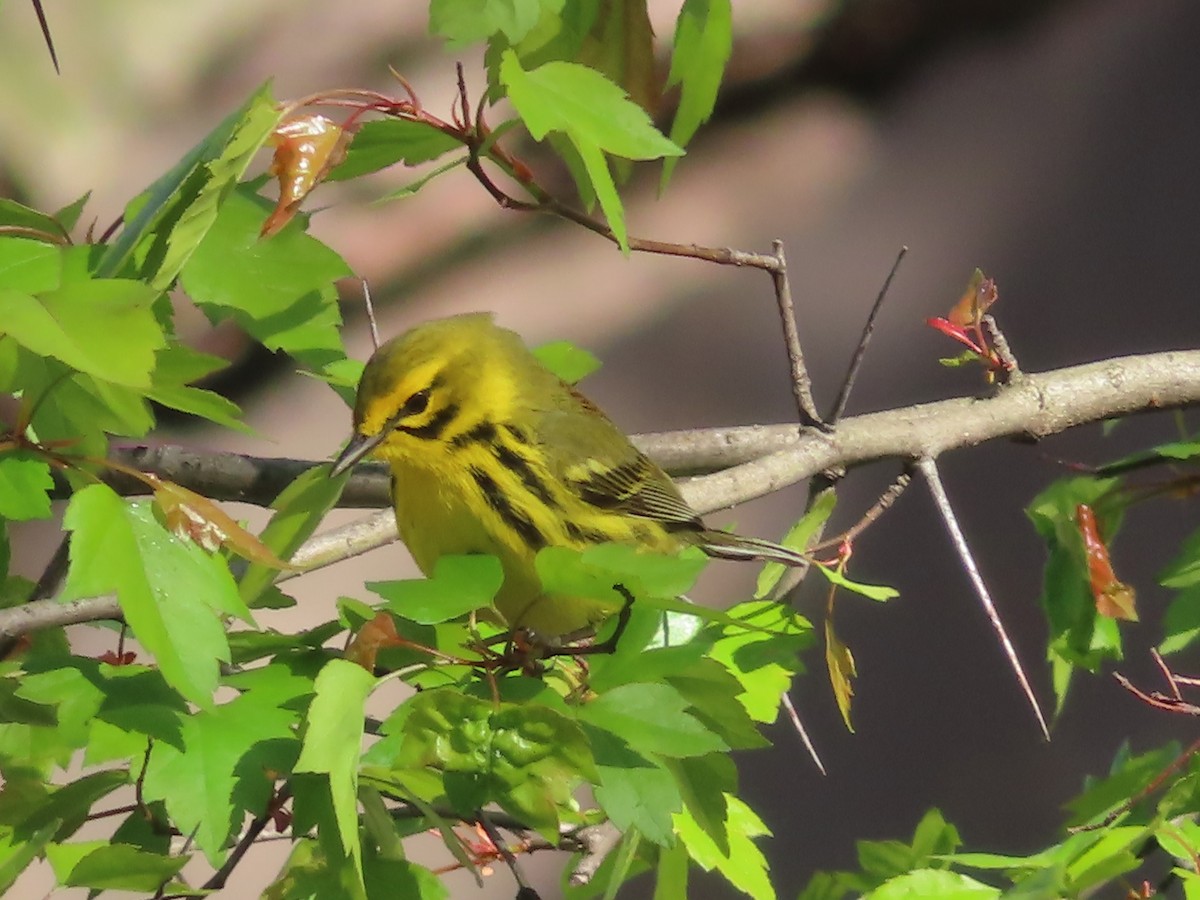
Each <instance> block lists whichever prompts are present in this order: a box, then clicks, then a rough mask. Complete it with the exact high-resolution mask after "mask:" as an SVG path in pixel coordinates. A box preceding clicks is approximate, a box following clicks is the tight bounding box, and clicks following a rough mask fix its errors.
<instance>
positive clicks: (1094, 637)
mask: <svg viewBox="0 0 1200 900" xmlns="http://www.w3.org/2000/svg"><path fill="white" fill-rule="evenodd" d="M1119 484H1120V481H1119V479H1115V478H1106V479H1096V478H1072V479H1067V480H1063V481H1058V482H1056V483H1054V484H1052V485H1051V486H1050V487H1049V488H1047V489H1046V490H1044V491H1043V492H1042V493H1041V494H1039V495H1038V496H1037V497H1035V498H1034V499H1033V502H1032V503H1031V504H1030V505H1029V507H1028V509H1027V510H1026V515H1028V516H1029V518H1030V520H1031V521H1032V522H1033V524H1034V527H1035V528H1036V529H1037V531H1038V534H1040V535H1041V536H1042V539H1043V540H1044V541H1045V542H1046V549H1047V559H1046V568H1045V572H1044V575H1043V579H1042V598H1041V601H1042V607H1043V608H1044V609H1045V610H1046V618H1047V620H1048V622H1049V625H1050V648H1049V653H1050V658H1051V661H1052V662H1056V666H1055V678H1054V686H1055V694H1056V697H1057V701H1058V708H1059V709H1061V708H1062V704H1063V701H1064V700H1065V699H1066V691H1067V688H1068V686H1069V683H1070V674H1071V670H1072V669H1073V668H1075V667H1081V668H1084V669H1087V670H1089V671H1096V670H1097V669H1098V668H1099V666H1100V664H1101V663H1102V662H1103V661H1104V660H1106V659H1120V658H1121V654H1122V651H1121V636H1120V631H1119V630H1118V627H1117V624H1116V622H1115V621H1114V620H1113V619H1110V618H1108V617H1105V616H1099V615H1097V613H1096V602H1095V598H1094V597H1093V595H1092V590H1091V586H1090V582H1089V576H1088V567H1087V560H1086V557H1085V555H1084V549H1083V541H1082V538H1081V537H1080V535H1079V527H1078V525H1077V523H1076V518H1075V517H1076V509H1077V507H1078V505H1079V504H1087V505H1088V506H1090V507H1092V509H1093V511H1094V512H1095V514H1096V518H1097V522H1098V525H1099V528H1100V533H1101V534H1103V535H1104V536H1105V538H1106V539H1107V540H1109V541H1110V542H1111V541H1112V540H1113V539H1114V538H1115V537H1116V534H1117V530H1118V528H1119V526H1120V522H1121V516H1122V513H1123V511H1124V504H1125V503H1126V500H1125V499H1124V498H1123V497H1122V494H1121V492H1120V491H1118V490H1116V488H1117V486H1118V485H1119Z"/></svg>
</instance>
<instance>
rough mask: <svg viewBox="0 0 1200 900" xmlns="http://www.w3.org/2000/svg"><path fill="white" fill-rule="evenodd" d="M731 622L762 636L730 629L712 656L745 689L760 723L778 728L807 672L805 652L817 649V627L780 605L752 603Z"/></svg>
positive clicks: (742, 697) (743, 605) (732, 612)
mask: <svg viewBox="0 0 1200 900" xmlns="http://www.w3.org/2000/svg"><path fill="white" fill-rule="evenodd" d="M729 615H730V617H731V618H733V619H735V620H739V621H745V622H746V623H747V624H752V625H758V626H761V627H762V630H755V631H748V630H746V629H744V628H729V627H727V628H725V629H724V630H723V634H722V636H721V637H720V638H718V640H717V641H716V643H714V644H713V648H712V650H711V651H710V655H711V657H712V658H713V659H714V660H716V661H718V662H720V663H721V664H723V665H724V666H725V668H726V669H728V670H729V672H730V673H732V674H733V676H734V677H735V678H737V680H738V681H739V682H740V683H741V685H742V687H743V689H744V693H742V694H741V695H739V697H738V700H739V701H740V702H741V703H742V705H743V706H744V707H745V708H746V712H747V713H748V714H749V715H750V717H751V718H752V719H753V720H754V721H756V722H766V723H770V722H774V721H775V718H776V716H777V715H778V714H779V704H780V697H781V696H782V695H783V692H784V691H786V690H788V689H789V688H790V687H791V684H792V676H793V675H795V674H796V673H797V672H798V671H802V667H801V665H800V651H801V650H802V649H804V648H805V647H806V646H808V645H809V644H810V643H812V626H811V625H809V623H808V621H807V620H805V619H804V618H803V617H801V616H798V615H796V613H794V612H793V611H792V610H791V609H790V608H789V607H787V606H785V605H784V604H781V603H776V602H774V601H764V600H751V601H748V602H745V603H739V604H738V605H737V606H734V607H732V608H731V609H730V610H729Z"/></svg>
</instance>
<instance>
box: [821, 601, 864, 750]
mask: <svg viewBox="0 0 1200 900" xmlns="http://www.w3.org/2000/svg"><path fill="white" fill-rule="evenodd" d="M825 667H826V668H827V669H828V670H829V683H830V684H831V685H832V686H833V696H834V699H835V700H837V705H838V712H840V713H841V714H842V721H843V722H845V723H846V730H847V731H849V732H850V733H851V734H853V733H854V725H853V724H852V723H851V722H850V704H851V702H852V701H853V699H854V678H855V677H856V676H857V675H858V669H857V667H856V666H855V665H854V654H853V653H851V652H850V648H849V647H847V646H846V645H845V644H843V643H842V641H841V639H840V638H838V636H837V634H836V632H834V630H833V617H832V616H827V617H826V619H825Z"/></svg>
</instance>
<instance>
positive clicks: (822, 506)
mask: <svg viewBox="0 0 1200 900" xmlns="http://www.w3.org/2000/svg"><path fill="white" fill-rule="evenodd" d="M663 177H664V178H665V177H666V175H665V174H664V176H663ZM835 505H837V493H836V492H835V491H823V492H822V493H821V495H820V496H819V497H818V498H817V500H816V502H815V503H813V505H812V508H811V509H809V510H808V512H806V513H805V514H804V515H803V516H802V517H801V518H800V521H798V522H797V523H796V524H795V525H793V526H792V527H791V528H789V529H788V532H787V534H785V535H784V537H783V540H782V541H780V543H781V544H783V546H785V547H791V548H792V549H793V550H799V551H801V552H803V551H805V550H807V549H808V542H809V541H810V540H811V539H812V536H813V535H814V534H815V533H816V531H817V529H818V528H820V527H821V526H822V525H824V524H825V523H826V522H827V521H828V520H829V516H830V515H831V514H832V513H833V508H834V506H835ZM787 570H788V568H787V566H785V565H784V564H783V563H777V562H769V563H767V564H766V565H764V566H763V567H762V571H761V572H759V573H758V582H757V583H756V585H755V587H754V599H755V600H762V599H763V598H765V597H769V596H770V595H771V592H772V591H773V590H775V585H777V584H779V580H780V579H781V578H782V577H783V575H784V573H785V572H786V571H787Z"/></svg>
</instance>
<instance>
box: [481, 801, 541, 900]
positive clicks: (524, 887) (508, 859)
mask: <svg viewBox="0 0 1200 900" xmlns="http://www.w3.org/2000/svg"><path fill="white" fill-rule="evenodd" d="M478 816H479V824H480V825H482V826H483V830H484V831H485V832H487V836H488V840H490V841H491V842H492V846H493V847H495V848H496V850H497V852H498V853H499V854H500V856H501V858H502V859H503V860H504V862H505V863H506V864H507V865H508V870H509V871H510V872H512V876H513V880H514V881H516V882H517V887H518V888H519V892H518V894H517V896H518V897H520V898H522V900H538V898H539V896H540V895H539V894H538V892H537V891H535V890H534V889H533V888H532V887H530V886H529V880H528V879H527V878H526V877H525V873H524V872H522V871H521V864H520V863H519V862H517V857H516V856H515V855H513V852H512V850H511V849H510V848H509V846H508V841H506V840H505V839H504V835H502V834H501V833H500V829H498V828H497V827H496V823H495V822H493V821H492V818H491V814H490V813H488V811H487V810H484V809H481V810H479V811H478Z"/></svg>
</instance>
